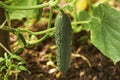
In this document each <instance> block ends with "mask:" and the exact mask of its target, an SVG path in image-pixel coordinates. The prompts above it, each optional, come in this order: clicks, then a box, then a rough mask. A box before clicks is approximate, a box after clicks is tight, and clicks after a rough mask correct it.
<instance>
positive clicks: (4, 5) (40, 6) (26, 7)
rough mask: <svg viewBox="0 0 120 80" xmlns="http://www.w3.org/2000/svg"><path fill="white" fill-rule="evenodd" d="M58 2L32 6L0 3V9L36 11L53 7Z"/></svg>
mask: <svg viewBox="0 0 120 80" xmlns="http://www.w3.org/2000/svg"><path fill="white" fill-rule="evenodd" d="M59 2H60V0H55V1H49V2H48V3H44V4H40V5H34V6H8V5H6V4H5V3H4V2H2V1H0V7H2V8H4V9H10V10H12V9H14V10H28V9H36V8H43V7H47V6H51V7H54V6H56V5H57V4H58V3H59Z"/></svg>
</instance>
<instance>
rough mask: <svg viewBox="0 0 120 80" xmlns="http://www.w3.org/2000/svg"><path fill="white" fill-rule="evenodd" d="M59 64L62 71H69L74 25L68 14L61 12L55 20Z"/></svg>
mask: <svg viewBox="0 0 120 80" xmlns="http://www.w3.org/2000/svg"><path fill="white" fill-rule="evenodd" d="M55 40H56V46H57V50H56V53H57V57H56V59H57V65H58V68H59V70H60V71H61V72H63V73H65V72H67V71H68V69H69V67H70V62H71V53H72V26H71V21H70V19H69V17H68V16H67V14H65V13H64V12H61V13H60V14H58V15H57V17H56V20H55Z"/></svg>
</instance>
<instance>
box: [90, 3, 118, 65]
mask: <svg viewBox="0 0 120 80" xmlns="http://www.w3.org/2000/svg"><path fill="white" fill-rule="evenodd" d="M89 26H90V30H91V42H92V43H93V44H94V45H95V46H96V47H97V48H98V49H99V50H100V51H101V52H102V53H103V54H104V55H105V56H107V57H108V58H110V59H112V60H113V61H114V63H116V62H118V61H120V12H118V11H117V10H115V9H113V8H111V7H110V6H108V5H105V4H100V5H99V6H98V7H97V8H96V9H95V10H94V14H93V18H92V19H91V21H90V23H89Z"/></svg>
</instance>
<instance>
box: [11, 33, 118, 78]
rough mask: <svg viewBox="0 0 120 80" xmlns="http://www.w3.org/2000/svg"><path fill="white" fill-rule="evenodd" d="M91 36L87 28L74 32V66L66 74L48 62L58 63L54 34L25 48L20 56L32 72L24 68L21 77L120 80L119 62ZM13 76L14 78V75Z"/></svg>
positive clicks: (19, 76)
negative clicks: (108, 55) (90, 40)
mask: <svg viewBox="0 0 120 80" xmlns="http://www.w3.org/2000/svg"><path fill="white" fill-rule="evenodd" d="M85 36H86V38H84V37H85ZM88 38H89V33H88V32H86V31H81V32H80V33H76V34H74V35H73V54H72V58H71V60H72V62H71V67H70V69H69V71H68V72H67V73H65V74H61V73H60V72H59V71H58V69H57V67H56V66H54V65H47V64H48V61H50V60H49V59H51V60H52V61H53V62H54V63H55V65H56V59H55V56H56V52H55V48H53V49H52V48H51V47H52V46H54V45H55V41H54V37H52V38H48V39H46V40H45V41H43V42H42V43H40V44H38V45H36V46H35V47H33V48H30V49H25V50H24V52H23V53H22V54H21V56H22V58H23V59H24V60H25V62H26V63H25V66H26V67H27V68H28V70H30V72H31V74H29V73H27V72H21V73H20V74H19V75H18V80H120V69H119V68H120V62H118V63H117V64H116V65H114V64H113V62H112V61H111V60H109V59H108V58H106V57H105V56H104V55H103V54H101V53H100V51H99V50H97V49H96V48H95V47H94V46H93V45H92V44H90V43H89V39H88ZM81 56H82V57H81ZM86 59H87V60H88V62H89V63H90V64H91V65H92V66H91V67H90V66H89V64H88V62H87V60H86ZM11 80H14V77H13V78H12V79H11Z"/></svg>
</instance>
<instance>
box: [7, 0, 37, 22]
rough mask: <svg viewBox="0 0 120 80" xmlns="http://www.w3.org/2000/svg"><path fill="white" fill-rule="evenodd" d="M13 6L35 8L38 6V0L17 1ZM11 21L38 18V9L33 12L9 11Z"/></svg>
mask: <svg viewBox="0 0 120 80" xmlns="http://www.w3.org/2000/svg"><path fill="white" fill-rule="evenodd" d="M11 5H12V6H21V7H22V6H33V5H37V0H17V1H14V2H12V4H11ZM8 12H9V15H10V19H20V20H21V19H23V18H36V17H37V14H38V9H33V10H8Z"/></svg>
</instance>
